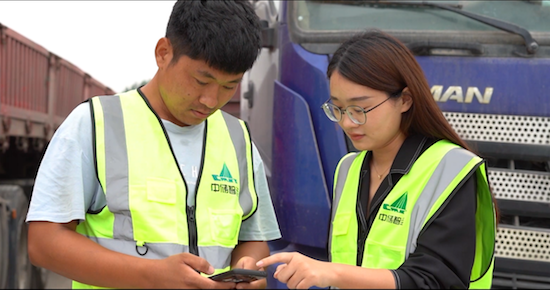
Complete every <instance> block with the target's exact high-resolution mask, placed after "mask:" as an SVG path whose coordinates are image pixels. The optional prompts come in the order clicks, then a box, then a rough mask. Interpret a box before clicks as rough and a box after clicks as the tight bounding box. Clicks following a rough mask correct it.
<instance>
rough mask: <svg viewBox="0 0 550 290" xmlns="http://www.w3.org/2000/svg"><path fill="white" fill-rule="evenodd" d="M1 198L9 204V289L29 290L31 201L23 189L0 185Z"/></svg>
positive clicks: (30, 269)
mask: <svg viewBox="0 0 550 290" xmlns="http://www.w3.org/2000/svg"><path fill="white" fill-rule="evenodd" d="M0 198H2V199H4V200H6V201H7V204H8V210H9V212H8V231H9V254H8V279H7V280H8V281H7V288H11V289H29V288H30V287H31V279H32V265H31V262H30V260H29V253H28V251H27V231H28V230H27V223H25V218H26V217H27V210H28V207H29V200H28V199H27V196H26V195H25V193H24V191H23V189H22V188H21V187H20V186H17V185H0Z"/></svg>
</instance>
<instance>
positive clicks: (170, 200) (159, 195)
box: [147, 177, 176, 204]
mask: <svg viewBox="0 0 550 290" xmlns="http://www.w3.org/2000/svg"><path fill="white" fill-rule="evenodd" d="M147 200H149V201H156V202H161V203H167V204H175V203H176V183H175V182H174V181H172V180H168V179H161V178H151V177H149V178H147Z"/></svg>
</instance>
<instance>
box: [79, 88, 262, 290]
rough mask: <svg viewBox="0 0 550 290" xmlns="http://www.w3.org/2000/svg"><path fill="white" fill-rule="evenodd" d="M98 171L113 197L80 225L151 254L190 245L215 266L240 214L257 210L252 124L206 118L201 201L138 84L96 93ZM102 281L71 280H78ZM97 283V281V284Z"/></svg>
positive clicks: (103, 241)
mask: <svg viewBox="0 0 550 290" xmlns="http://www.w3.org/2000/svg"><path fill="white" fill-rule="evenodd" d="M90 105H91V112H92V116H93V117H92V119H93V122H92V123H93V130H94V139H95V140H94V145H95V146H94V151H95V152H94V157H95V161H96V167H97V168H96V169H97V176H98V179H99V182H100V184H101V187H102V189H103V192H104V193H105V196H106V200H107V205H106V206H105V207H104V208H103V209H102V210H101V211H100V212H96V213H91V212H88V213H87V214H86V219H85V221H83V222H81V223H80V224H79V225H78V227H77V232H78V233H81V234H82V235H85V236H87V237H88V238H90V239H91V240H93V241H95V242H96V243H98V244H100V245H102V246H103V247H105V248H107V249H110V250H113V251H117V252H120V253H124V254H128V255H132V256H136V257H143V258H149V259H162V258H166V257H168V256H171V255H174V254H178V253H184V252H190V253H193V254H196V255H198V256H200V257H203V258H204V259H206V260H207V261H208V262H209V263H210V264H211V265H212V266H213V267H214V268H215V269H216V272H215V273H219V272H221V271H225V270H228V269H229V268H230V262H231V253H232V251H233V249H234V247H235V246H236V245H237V243H238V236H239V230H240V227H241V223H242V220H244V219H246V218H247V217H249V216H250V215H252V214H253V213H254V211H255V210H256V206H257V202H258V198H257V195H256V191H255V188H254V175H253V164H252V142H251V140H250V135H249V132H248V129H247V127H246V124H245V123H244V122H243V121H241V120H239V119H237V118H235V117H233V116H231V115H229V114H227V113H225V112H222V111H220V110H218V111H217V112H216V113H214V114H212V115H211V116H210V117H208V118H207V119H206V121H205V122H206V125H205V134H204V140H203V153H202V154H203V155H202V163H201V167H200V170H199V175H198V178H197V187H196V195H195V206H188V205H187V192H188V189H187V184H186V182H185V181H184V178H183V175H182V173H181V171H180V169H179V166H178V164H177V161H176V158H175V154H174V152H173V149H172V146H171V145H170V142H169V141H168V137H167V133H166V131H165V129H164V127H163V125H162V122H161V120H160V119H159V117H158V116H157V115H156V114H155V113H154V112H153V110H152V109H151V108H150V106H149V104H148V103H147V102H146V100H145V99H144V98H143V97H142V96H141V95H140V94H139V93H138V92H137V91H136V90H133V91H129V92H126V93H122V94H119V95H116V96H101V97H94V98H92V99H91V100H90ZM92 287H93V288H96V287H94V286H90V285H85V284H82V283H79V282H76V281H73V288H92ZM97 288H98V287H97Z"/></svg>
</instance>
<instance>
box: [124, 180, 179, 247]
mask: <svg viewBox="0 0 550 290" xmlns="http://www.w3.org/2000/svg"><path fill="white" fill-rule="evenodd" d="M142 190H143V189H142ZM133 191H134V192H135V193H136V194H135V196H134V197H133V199H132V200H131V201H130V204H131V209H132V221H133V228H134V239H136V240H137V241H145V242H176V241H178V240H179V239H178V232H179V231H178V224H179V222H181V220H182V218H181V217H183V215H182V213H181V212H180V211H179V210H178V205H179V204H178V203H177V187H176V183H175V181H172V180H168V179H161V178H151V177H150V178H147V179H146V181H145V192H143V191H141V192H143V195H142V194H140V193H139V189H138V188H134V189H133ZM178 221H179V222H178Z"/></svg>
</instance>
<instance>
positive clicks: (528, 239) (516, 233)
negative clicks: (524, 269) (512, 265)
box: [495, 225, 550, 262]
mask: <svg viewBox="0 0 550 290" xmlns="http://www.w3.org/2000/svg"><path fill="white" fill-rule="evenodd" d="M495 256H497V257H502V258H512V259H520V260H532V261H542V262H548V261H550V231H548V230H544V229H537V230H536V231H534V230H528V229H525V228H521V227H513V226H508V225H499V228H498V230H497V239H496V249H495Z"/></svg>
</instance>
